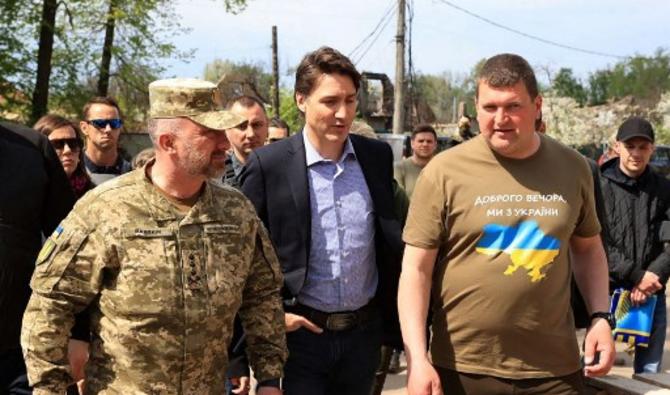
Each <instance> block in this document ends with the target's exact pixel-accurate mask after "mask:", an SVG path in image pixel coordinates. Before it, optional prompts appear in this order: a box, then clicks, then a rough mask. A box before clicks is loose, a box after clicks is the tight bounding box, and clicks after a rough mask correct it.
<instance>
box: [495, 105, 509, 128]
mask: <svg viewBox="0 0 670 395" xmlns="http://www.w3.org/2000/svg"><path fill="white" fill-rule="evenodd" d="M505 122H507V111H505V108H503V107H500V108H498V109H497V110H496V113H495V123H496V124H498V125H502V124H504V123H505Z"/></svg>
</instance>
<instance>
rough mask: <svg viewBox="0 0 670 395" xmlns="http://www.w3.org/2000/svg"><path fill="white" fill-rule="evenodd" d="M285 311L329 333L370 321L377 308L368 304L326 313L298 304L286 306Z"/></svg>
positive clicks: (352, 327)
mask: <svg viewBox="0 0 670 395" xmlns="http://www.w3.org/2000/svg"><path fill="white" fill-rule="evenodd" d="M286 311H287V312H289V313H294V314H298V315H301V316H303V317H305V318H307V319H308V320H310V321H312V322H313V323H314V324H316V325H317V326H318V327H320V328H323V329H328V330H330V331H346V330H349V329H354V328H356V327H358V326H360V325H361V324H364V323H366V322H368V321H370V320H371V319H372V318H373V317H374V316H375V314H376V311H377V308H376V307H375V305H374V303H368V304H367V305H365V306H363V307H361V308H360V309H358V310H354V311H342V312H337V313H326V312H323V311H320V310H316V309H313V308H311V307H308V306H305V305H302V304H299V303H298V304H296V305H294V306H286Z"/></svg>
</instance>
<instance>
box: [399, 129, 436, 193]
mask: <svg viewBox="0 0 670 395" xmlns="http://www.w3.org/2000/svg"><path fill="white" fill-rule="evenodd" d="M410 141H411V145H412V156H410V157H409V158H406V159H402V160H400V161H398V162H396V163H394V164H393V178H395V180H396V181H397V182H398V185H400V186H401V187H402V189H404V190H405V192H406V193H407V197H409V198H411V197H412V192H413V191H414V185H415V184H416V180H417V179H418V178H419V173H421V169H423V168H424V167H425V166H426V165H427V164H428V162H429V161H430V160H431V159H432V158H433V156H434V155H435V150H436V149H437V133H436V132H435V129H434V128H433V127H432V126H430V125H427V124H422V125H418V126H417V127H415V128H414V130H412V136H411V140H410Z"/></svg>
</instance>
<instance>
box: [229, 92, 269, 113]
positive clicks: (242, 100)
mask: <svg viewBox="0 0 670 395" xmlns="http://www.w3.org/2000/svg"><path fill="white" fill-rule="evenodd" d="M235 104H239V105H240V106H242V107H244V108H251V107H253V106H256V105H258V106H260V108H261V109H262V110H263V113H264V114H265V115H267V112H266V111H265V103H263V102H262V101H261V100H260V99H259V98H257V97H254V96H249V95H240V96H235V97H233V98H232V99H230V100H228V103H226V106H225V109H226V110H228V111H230V109H231V108H233V106H234V105H235Z"/></svg>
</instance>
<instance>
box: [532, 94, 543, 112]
mask: <svg viewBox="0 0 670 395" xmlns="http://www.w3.org/2000/svg"><path fill="white" fill-rule="evenodd" d="M533 104H535V111H536V112H537V115H540V114H541V113H542V96H540V95H539V94H538V95H537V96H536V97H535V100H534V103H533Z"/></svg>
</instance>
